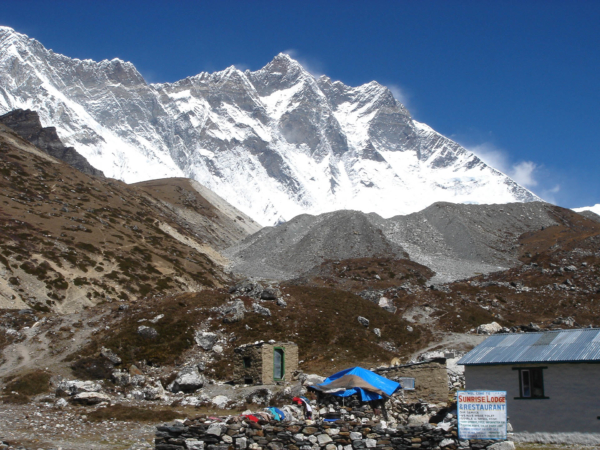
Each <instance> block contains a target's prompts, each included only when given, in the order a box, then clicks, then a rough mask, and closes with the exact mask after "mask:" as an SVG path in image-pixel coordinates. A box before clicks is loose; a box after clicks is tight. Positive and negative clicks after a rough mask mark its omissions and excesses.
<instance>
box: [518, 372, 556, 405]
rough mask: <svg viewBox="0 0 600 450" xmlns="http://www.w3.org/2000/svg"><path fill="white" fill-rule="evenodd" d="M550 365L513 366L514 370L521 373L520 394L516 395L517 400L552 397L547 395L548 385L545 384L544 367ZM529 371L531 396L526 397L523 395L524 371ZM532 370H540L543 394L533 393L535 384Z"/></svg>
mask: <svg viewBox="0 0 600 450" xmlns="http://www.w3.org/2000/svg"><path fill="white" fill-rule="evenodd" d="M547 368H548V367H547V366H545V367H513V368H512V370H516V371H518V374H519V396H518V397H514V399H515V400H548V399H550V397H548V396H546V387H545V385H544V369H547ZM525 371H526V372H528V373H529V390H530V395H529V397H525V396H524V395H523V372H525ZM532 371H536V372H539V374H540V377H541V381H542V395H534V394H533V386H532V384H533V383H532V379H533V377H532Z"/></svg>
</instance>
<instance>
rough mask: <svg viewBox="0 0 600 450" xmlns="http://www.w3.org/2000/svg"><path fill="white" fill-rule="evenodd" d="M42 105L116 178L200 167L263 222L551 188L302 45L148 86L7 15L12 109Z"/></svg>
mask: <svg viewBox="0 0 600 450" xmlns="http://www.w3.org/2000/svg"><path fill="white" fill-rule="evenodd" d="M16 108H21V109H33V110H36V111H37V112H38V113H39V115H40V118H41V120H42V123H43V124H46V125H48V124H52V125H55V126H56V129H57V132H58V135H59V137H60V138H61V140H62V141H63V142H64V143H65V144H67V145H69V146H74V147H75V148H77V150H78V151H79V152H80V153H81V154H82V155H83V156H85V157H86V158H87V160H88V161H89V162H90V164H92V166H94V167H96V168H98V169H99V170H102V171H103V172H104V173H105V174H106V176H109V177H114V178H118V179H121V180H124V181H126V182H139V181H144V180H148V179H156V178H164V177H189V178H193V179H195V180H197V181H199V182H200V183H201V184H203V185H204V186H206V187H207V188H209V189H211V190H213V191H214V192H216V193H217V194H219V195H220V196H222V197H223V198H224V199H225V200H227V201H228V202H230V203H231V204H232V205H234V206H235V207H237V208H238V209H240V210H241V211H243V212H245V213H246V214H248V215H249V216H251V217H253V218H254V219H255V220H257V221H258V222H260V223H262V224H263V225H269V224H275V223H278V222H281V221H286V220H290V219H291V218H292V217H294V216H296V215H299V214H302V213H309V214H320V213H324V212H328V211H334V210H339V209H355V210H360V211H362V212H376V213H378V214H380V215H382V216H384V217H390V216H394V215H397V214H407V213H411V212H415V211H419V210H421V209H423V208H425V207H427V206H429V205H430V204H432V203H433V202H435V201H450V202H458V203H507V202H514V201H518V202H528V201H535V200H539V198H537V197H536V196H535V195H533V194H532V193H531V192H529V191H528V190H526V189H524V188H523V187H521V186H519V185H518V184H517V183H515V182H514V181H513V180H511V179H510V178H509V177H507V176H506V175H504V174H502V173H500V172H498V171H497V170H495V169H493V168H491V167H489V166H487V165H486V164H484V163H483V162H482V161H481V160H480V159H479V158H477V157H476V156H475V155H474V154H472V153H470V152H469V151H467V150H465V149H464V148H462V147H460V146H459V145H458V144H457V143H455V142H453V141H452V140H450V139H448V138H446V137H444V136H442V135H440V134H439V133H437V132H436V131H434V130H433V129H431V128H430V127H428V126H427V125H425V124H421V123H419V122H417V121H415V120H413V119H412V117H411V116H410V114H409V112H408V111H407V110H406V108H405V107H404V106H403V105H402V104H401V103H400V102H398V101H397V100H396V99H395V98H394V97H393V95H392V93H391V92H390V91H389V89H387V88H386V87H384V86H382V85H380V84H378V83H377V82H370V83H368V84H365V85H362V86H359V87H349V86H346V85H344V84H343V83H341V82H339V81H335V82H334V81H332V80H330V79H329V78H327V77H325V76H321V77H319V78H315V77H313V76H312V75H311V74H309V73H308V72H307V71H306V70H305V69H304V68H303V67H302V66H301V65H300V64H299V63H298V62H297V61H294V60H293V59H292V58H290V57H289V56H288V55H285V54H279V55H277V56H276V57H275V58H274V59H273V61H271V62H270V63H269V64H267V65H266V66H265V67H264V68H262V69H260V70H258V71H255V72H250V71H245V72H242V71H240V70H238V69H236V68H235V67H233V66H232V67H229V68H227V69H226V70H223V71H221V72H216V73H213V74H209V73H200V74H198V75H196V76H193V77H189V78H186V79H183V80H181V81H178V82H175V83H164V84H148V83H146V82H145V80H144V79H143V77H142V76H141V74H140V73H139V72H138V71H137V70H136V69H135V67H134V66H133V65H132V64H131V63H128V62H124V61H121V60H118V59H113V60H112V61H106V60H105V61H100V62H94V61H92V60H79V59H71V58H68V57H66V56H63V55H59V54H56V53H54V52H53V51H52V50H48V49H46V48H44V46H43V45H42V44H40V43H39V42H37V41H35V40H33V39H29V38H28V37H27V36H25V35H22V34H19V33H16V32H15V31H14V30H12V29H11V28H7V27H0V113H2V112H8V111H11V110H13V109H16Z"/></svg>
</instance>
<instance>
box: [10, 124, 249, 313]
mask: <svg viewBox="0 0 600 450" xmlns="http://www.w3.org/2000/svg"><path fill="white" fill-rule="evenodd" d="M57 145H58V144H57ZM0 174H1V175H2V176H1V177H0V308H8V309H26V308H33V309H36V310H38V311H57V312H61V313H68V312H72V311H77V310H79V309H81V308H88V307H90V306H93V305H95V304H97V303H100V302H106V301H114V300H120V301H125V300H128V299H131V300H133V299H135V298H141V297H144V296H146V295H149V294H150V293H152V294H153V295H157V294H161V295H164V294H167V293H175V292H185V291H201V290H203V289H206V288H208V287H219V286H223V285H226V284H227V283H228V282H229V280H230V277H229V275H228V274H227V273H226V272H225V270H224V264H226V261H225V260H224V259H223V257H222V256H221V255H220V253H219V249H221V248H225V247H229V246H231V245H232V244H233V243H235V242H237V241H238V240H240V239H241V238H243V237H245V236H247V235H248V234H251V233H253V232H254V231H256V230H258V229H259V228H260V226H259V225H258V224H256V223H255V222H254V221H253V220H252V219H251V218H249V217H247V216H246V215H244V214H243V213H242V212H240V211H238V210H236V209H235V208H233V207H232V206H231V205H228V204H227V203H226V202H225V201H224V200H223V199H221V198H220V197H218V196H217V195H215V194H214V193H212V192H209V191H207V190H206V189H205V188H204V187H202V186H200V185H199V184H198V183H196V182H194V181H191V180H171V182H169V180H160V181H157V182H155V183H152V182H149V183H144V184H143V185H142V186H130V185H126V184H125V183H122V182H120V181H117V180H111V179H106V178H103V177H98V176H91V175H88V174H85V173H82V172H80V171H78V170H76V169H74V168H73V167H71V166H70V165H67V164H66V163H64V162H62V161H60V160H58V159H56V158H54V157H52V156H50V155H48V154H47V153H46V152H44V151H42V150H41V149H39V148H37V147H35V146H34V145H33V144H31V143H30V142H28V141H26V140H25V139H23V138H22V137H21V136H19V135H18V134H17V133H15V132H14V131H13V130H12V129H10V128H8V127H6V126H5V125H2V124H0Z"/></svg>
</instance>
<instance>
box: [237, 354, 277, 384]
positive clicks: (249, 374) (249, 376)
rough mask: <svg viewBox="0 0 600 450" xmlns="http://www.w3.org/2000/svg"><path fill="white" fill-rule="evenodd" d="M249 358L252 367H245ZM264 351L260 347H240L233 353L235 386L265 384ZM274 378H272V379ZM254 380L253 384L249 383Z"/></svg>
mask: <svg viewBox="0 0 600 450" xmlns="http://www.w3.org/2000/svg"><path fill="white" fill-rule="evenodd" d="M244 358H249V361H250V367H244ZM262 376H263V350H262V348H261V346H259V345H248V346H245V347H238V348H236V349H235V350H234V352H233V382H234V383H235V384H263V379H262ZM271 378H272V377H271ZM249 380H252V383H248V382H247V381H249Z"/></svg>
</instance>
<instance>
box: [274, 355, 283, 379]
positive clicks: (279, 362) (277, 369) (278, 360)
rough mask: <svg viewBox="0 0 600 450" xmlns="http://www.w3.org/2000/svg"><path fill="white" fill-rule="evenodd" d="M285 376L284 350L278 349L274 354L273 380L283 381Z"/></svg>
mask: <svg viewBox="0 0 600 450" xmlns="http://www.w3.org/2000/svg"><path fill="white" fill-rule="evenodd" d="M284 374H285V353H284V352H283V349H282V348H276V349H275V350H274V353H273V379H275V380H283V376H284Z"/></svg>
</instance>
